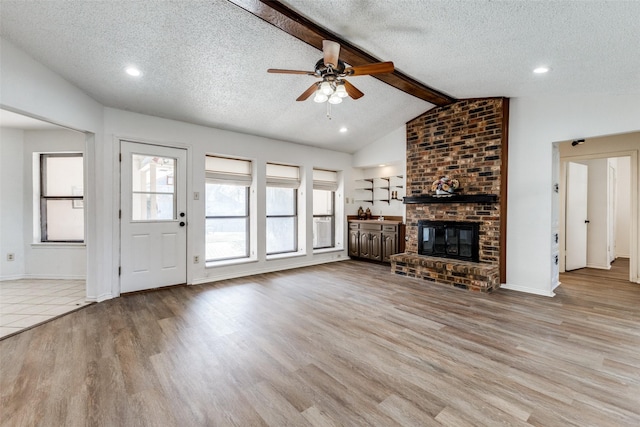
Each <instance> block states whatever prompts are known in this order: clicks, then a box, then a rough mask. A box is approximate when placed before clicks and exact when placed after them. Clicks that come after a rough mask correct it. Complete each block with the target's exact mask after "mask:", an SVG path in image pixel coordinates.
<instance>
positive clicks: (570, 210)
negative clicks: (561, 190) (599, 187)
mask: <svg viewBox="0 0 640 427" xmlns="http://www.w3.org/2000/svg"><path fill="white" fill-rule="evenodd" d="M587 180H588V167H587V165H582V164H580V163H573V162H569V163H567V203H566V221H565V229H566V233H565V236H566V242H565V246H566V249H565V257H566V258H565V270H576V269H578V268H584V267H586V266H587V225H588V223H589V222H588V218H587V190H588V181H587Z"/></svg>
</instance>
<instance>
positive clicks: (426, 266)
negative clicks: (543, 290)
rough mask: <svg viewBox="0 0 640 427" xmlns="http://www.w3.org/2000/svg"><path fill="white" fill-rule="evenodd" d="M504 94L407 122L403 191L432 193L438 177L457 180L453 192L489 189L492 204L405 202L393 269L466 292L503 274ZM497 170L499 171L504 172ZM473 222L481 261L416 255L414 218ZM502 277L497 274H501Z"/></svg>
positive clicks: (494, 283)
mask: <svg viewBox="0 0 640 427" xmlns="http://www.w3.org/2000/svg"><path fill="white" fill-rule="evenodd" d="M507 126H508V99H505V98H489V99H473V100H461V101H458V102H456V103H454V104H451V105H448V106H445V107H439V108H434V109H433V110H430V111H428V112H427V113H425V114H423V115H422V116H419V117H417V118H415V119H414V120H412V121H410V122H409V123H407V175H406V176H407V192H406V194H407V196H409V197H416V196H422V195H429V194H432V192H431V184H432V182H433V181H434V180H435V179H437V178H438V177H440V176H442V175H449V176H450V177H452V178H457V179H458V180H459V181H460V185H461V189H460V191H459V193H460V194H464V195H472V194H493V195H496V196H497V200H498V201H497V203H484V202H482V203H437V204H430V203H424V204H407V205H406V207H407V209H406V215H407V216H406V224H407V228H406V235H407V242H406V249H405V253H402V254H398V255H394V256H392V259H391V269H392V271H393V272H395V273H396V274H402V275H407V276H410V277H418V278H422V279H425V280H428V281H434V282H437V283H441V284H444V285H450V286H456V287H460V288H464V289H469V290H478V291H483V292H487V291H492V290H495V289H497V288H498V287H499V286H500V281H501V277H500V276H503V275H504V273H503V272H504V265H503V262H504V253H502V252H501V251H504V250H505V248H504V239H501V233H504V231H505V230H506V223H505V221H504V218H502V216H501V214H502V213H503V212H505V215H506V200H504V195H505V194H506V191H505V190H506V179H505V178H506V155H507V153H506V147H507V144H506V143H507ZM503 174H504V175H503ZM419 220H440V221H473V222H479V223H480V262H479V263H473V262H467V261H458V260H451V259H443V258H433V257H427V256H423V255H418V221H419ZM502 280H503V279H502Z"/></svg>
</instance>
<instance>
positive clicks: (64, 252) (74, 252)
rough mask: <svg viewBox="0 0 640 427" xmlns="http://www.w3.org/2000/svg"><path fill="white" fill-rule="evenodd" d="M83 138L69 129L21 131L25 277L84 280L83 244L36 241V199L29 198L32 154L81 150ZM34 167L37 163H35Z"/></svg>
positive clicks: (37, 174)
mask: <svg viewBox="0 0 640 427" xmlns="http://www.w3.org/2000/svg"><path fill="white" fill-rule="evenodd" d="M84 142H85V137H84V134H82V133H80V132H74V131H69V130H50V131H35V130H34V131H25V132H24V145H23V150H24V151H23V153H24V154H23V167H22V177H23V178H22V179H23V182H24V188H23V191H24V193H23V194H24V205H23V207H24V208H23V210H22V216H23V218H24V222H23V236H24V259H25V270H24V275H25V277H28V278H47V279H84V278H85V276H86V247H85V245H83V244H56V243H40V242H38V241H36V240H35V239H34V237H35V236H36V235H39V232H38V230H37V228H36V229H34V228H35V227H37V226H38V224H39V220H38V214H37V210H38V209H39V207H38V200H39V199H38V198H37V197H33V195H34V193H33V188H34V181H33V180H34V179H37V177H38V176H39V173H38V171H37V170H36V174H35V176H34V170H33V168H34V161H33V158H34V157H33V156H34V153H56V152H75V153H78V152H80V153H81V152H84V148H85V144H84ZM35 166H37V165H35Z"/></svg>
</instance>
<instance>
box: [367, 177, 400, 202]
mask: <svg viewBox="0 0 640 427" xmlns="http://www.w3.org/2000/svg"><path fill="white" fill-rule="evenodd" d="M394 179H402V180H404V176H402V175H396V176H383V177H379V178H365V179H358V180H356V183H357V184H360V185H362V186H361V187H356V188H355V189H356V190H359V191H370V192H371V197H366V196H365V197H364V198H361V199H359V198H356V199H355V201H356V202H364V203H371V204H374V203H375V202H385V203H388V204H391V201H392V200H398V201H401V200H402V196H397V191H396V190H394V189H395V188H398V189H403V188H404V185H395V184H394V182H393V180H394ZM376 181H377V182H376ZM380 181H382V182H380ZM402 182H403V183H404V181H402ZM376 184H378V185H376ZM376 190H380V191H376ZM394 192H395V194H396V197H393V194H394ZM376 193H377V194H376ZM376 195H377V196H379V197H381V198H376Z"/></svg>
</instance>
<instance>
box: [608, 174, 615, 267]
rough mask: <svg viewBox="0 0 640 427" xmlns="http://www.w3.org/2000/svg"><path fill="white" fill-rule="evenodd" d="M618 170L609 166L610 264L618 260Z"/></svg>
mask: <svg viewBox="0 0 640 427" xmlns="http://www.w3.org/2000/svg"><path fill="white" fill-rule="evenodd" d="M616 186H617V185H616V169H615V168H614V167H613V166H612V165H611V164H609V192H608V193H607V203H608V208H609V212H608V218H607V224H608V226H609V232H608V234H609V235H608V240H609V243H608V246H607V252H608V256H609V264H611V263H612V262H613V261H615V259H616V200H617V196H616Z"/></svg>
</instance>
